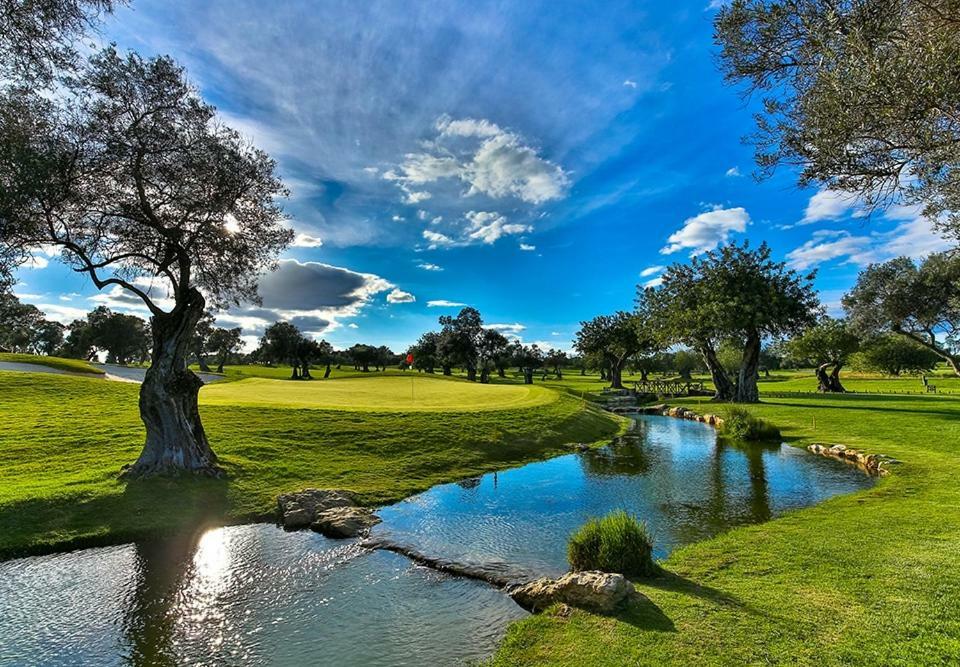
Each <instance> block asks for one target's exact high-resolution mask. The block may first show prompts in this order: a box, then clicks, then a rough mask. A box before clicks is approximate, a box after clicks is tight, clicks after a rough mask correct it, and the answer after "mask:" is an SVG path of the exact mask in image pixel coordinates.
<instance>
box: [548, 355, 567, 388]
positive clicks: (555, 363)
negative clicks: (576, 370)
mask: <svg viewBox="0 0 960 667" xmlns="http://www.w3.org/2000/svg"><path fill="white" fill-rule="evenodd" d="M566 363H567V353H566V352H564V351H563V350H557V349H554V348H550V349H549V350H547V352H546V354H544V356H543V366H544V368H545V369H548V368H549V369H553V374H554V375H556V376H557V379H558V380H562V379H563V367H564V366H565V365H566ZM545 372H546V371H545Z"/></svg>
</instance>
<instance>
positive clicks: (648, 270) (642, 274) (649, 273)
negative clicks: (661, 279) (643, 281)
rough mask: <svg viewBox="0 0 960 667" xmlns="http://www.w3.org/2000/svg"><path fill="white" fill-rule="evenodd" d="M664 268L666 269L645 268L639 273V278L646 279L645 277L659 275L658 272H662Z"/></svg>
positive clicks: (658, 267)
mask: <svg viewBox="0 0 960 667" xmlns="http://www.w3.org/2000/svg"><path fill="white" fill-rule="evenodd" d="M665 268H667V267H665V266H648V267H647V268H645V269H644V270H643V271H641V272H640V277H641V278H646V277H647V276H652V275H653V274H655V273H660V272H661V271H663V270H664V269H665Z"/></svg>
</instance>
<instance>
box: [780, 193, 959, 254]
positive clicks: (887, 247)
mask: <svg viewBox="0 0 960 667" xmlns="http://www.w3.org/2000/svg"><path fill="white" fill-rule="evenodd" d="M910 216H912V217H910ZM884 218H886V219H888V220H894V221H897V222H898V223H899V224H897V225H896V226H895V227H894V228H893V229H891V230H889V231H886V232H873V233H872V234H869V235H861V236H854V235H852V234H850V233H849V232H847V231H844V230H821V231H817V232H815V233H814V234H813V236H812V237H811V238H810V240H808V241H807V242H806V243H804V244H803V245H801V246H800V247H798V248H796V249H794V250H792V251H791V252H789V253H788V254H787V263H788V264H789V265H790V266H791V268H794V269H798V270H805V269H809V268H812V267H815V266H817V265H819V264H822V263H824V262H828V261H831V260H841V263H842V264H856V265H857V266H866V265H867V264H870V263H871V262H882V261H886V260H888V259H892V258H894V257H901V256H904V257H911V258H920V257H925V256H927V255H929V254H930V253H932V252H942V251H944V250H948V249H949V248H950V247H951V244H950V243H949V242H948V241H946V240H945V239H944V238H943V237H942V236H940V235H939V234H938V233H937V232H936V231H935V230H934V229H933V225H932V224H931V222H930V220H928V219H927V218H925V217H923V216H922V215H920V214H919V211H918V210H917V209H911V208H910V207H895V208H894V209H891V210H890V211H888V212H887V213H886V214H885V215H884Z"/></svg>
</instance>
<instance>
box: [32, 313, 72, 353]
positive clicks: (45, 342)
mask: <svg viewBox="0 0 960 667" xmlns="http://www.w3.org/2000/svg"><path fill="white" fill-rule="evenodd" d="M65 330H66V327H65V326H63V325H62V324H60V323H59V322H54V321H53V320H48V319H43V320H41V322H40V323H39V325H38V326H37V328H36V329H35V330H34V337H33V350H34V352H36V354H47V355H50V354H55V353H56V352H57V350H59V349H60V348H61V347H62V346H63V339H64V331H65Z"/></svg>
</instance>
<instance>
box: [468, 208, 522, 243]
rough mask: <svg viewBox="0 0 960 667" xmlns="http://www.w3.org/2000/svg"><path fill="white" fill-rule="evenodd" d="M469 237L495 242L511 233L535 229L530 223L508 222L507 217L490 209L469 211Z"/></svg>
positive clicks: (474, 239)
mask: <svg viewBox="0 0 960 667" xmlns="http://www.w3.org/2000/svg"><path fill="white" fill-rule="evenodd" d="M467 220H468V221H469V225H468V227H467V239H469V240H473V241H482V242H483V243H487V244H490V243H494V242H495V241H497V239H499V238H501V237H503V236H507V235H510V234H526V233H527V232H530V231H532V230H533V228H532V227H531V226H530V225H518V224H511V223H508V222H507V219H506V217H504V216H503V215H500V214H499V213H492V212H490V211H468V212H467Z"/></svg>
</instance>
